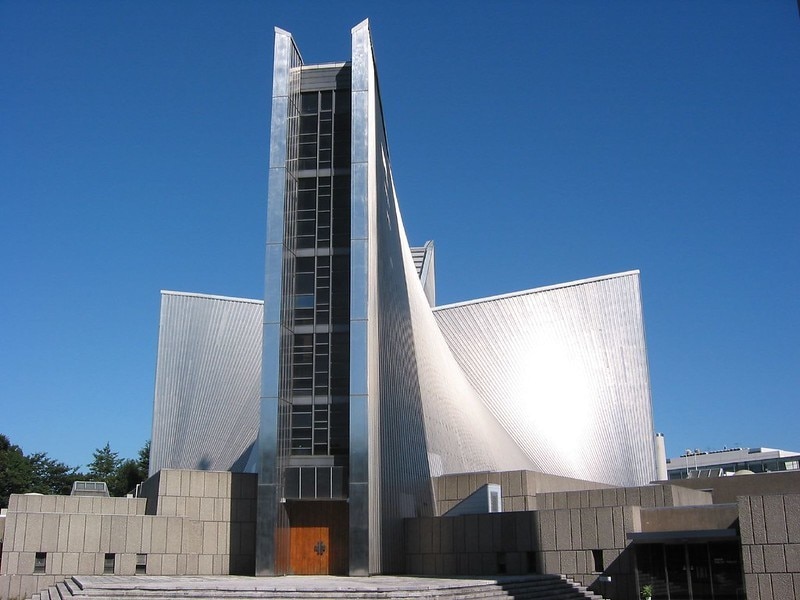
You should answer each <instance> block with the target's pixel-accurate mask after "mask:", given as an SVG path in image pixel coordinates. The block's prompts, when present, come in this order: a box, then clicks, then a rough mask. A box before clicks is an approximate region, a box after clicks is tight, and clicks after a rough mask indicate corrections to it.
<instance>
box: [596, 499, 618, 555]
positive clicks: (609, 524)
mask: <svg viewBox="0 0 800 600" xmlns="http://www.w3.org/2000/svg"><path fill="white" fill-rule="evenodd" d="M596 519H597V543H598V546H597V547H598V548H613V547H614V516H613V509H612V508H611V507H610V506H607V507H603V508H598V509H597V512H596Z"/></svg>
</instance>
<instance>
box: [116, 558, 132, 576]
mask: <svg viewBox="0 0 800 600" xmlns="http://www.w3.org/2000/svg"><path fill="white" fill-rule="evenodd" d="M116 570H117V573H118V574H119V575H135V574H136V553H135V552H133V553H130V552H125V553H124V554H117V566H116Z"/></svg>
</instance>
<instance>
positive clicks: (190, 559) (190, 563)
mask: <svg viewBox="0 0 800 600" xmlns="http://www.w3.org/2000/svg"><path fill="white" fill-rule="evenodd" d="M184 556H186V574H187V575H198V574H199V573H200V571H199V568H198V555H197V554H189V555H184Z"/></svg>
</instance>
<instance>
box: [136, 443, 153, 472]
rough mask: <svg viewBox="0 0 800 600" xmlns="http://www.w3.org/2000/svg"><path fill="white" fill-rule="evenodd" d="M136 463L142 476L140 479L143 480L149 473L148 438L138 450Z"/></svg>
mask: <svg viewBox="0 0 800 600" xmlns="http://www.w3.org/2000/svg"><path fill="white" fill-rule="evenodd" d="M136 464H137V466H138V467H139V474H140V475H141V476H142V481H144V480H145V479H147V477H148V475H149V474H150V440H147V441H146V442H145V443H144V446H142V449H141V450H139V457H138V459H137V460H136Z"/></svg>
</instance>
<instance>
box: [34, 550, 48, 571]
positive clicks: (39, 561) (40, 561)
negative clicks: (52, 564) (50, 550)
mask: <svg viewBox="0 0 800 600" xmlns="http://www.w3.org/2000/svg"><path fill="white" fill-rule="evenodd" d="M45 571H47V552H37V553H36V556H35V557H34V559H33V572H34V573H44V572H45Z"/></svg>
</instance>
